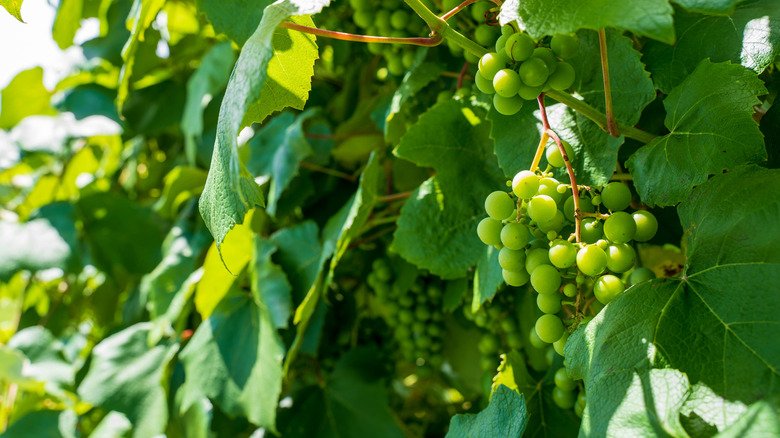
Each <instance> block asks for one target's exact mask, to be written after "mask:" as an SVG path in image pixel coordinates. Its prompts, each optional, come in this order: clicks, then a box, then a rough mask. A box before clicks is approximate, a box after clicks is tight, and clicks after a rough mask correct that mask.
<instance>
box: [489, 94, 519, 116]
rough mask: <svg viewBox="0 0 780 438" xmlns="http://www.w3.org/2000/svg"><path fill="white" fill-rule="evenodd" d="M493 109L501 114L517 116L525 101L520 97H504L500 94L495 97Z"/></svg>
mask: <svg viewBox="0 0 780 438" xmlns="http://www.w3.org/2000/svg"><path fill="white" fill-rule="evenodd" d="M493 107H494V108H495V109H496V111H498V112H499V113H500V114H503V115H505V116H511V115H515V114H517V112H518V111H520V108H522V107H523V99H522V98H520V96H517V95H515V96H512V97H504V96H500V95H498V94H495V95H494V96H493Z"/></svg>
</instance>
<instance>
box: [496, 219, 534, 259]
mask: <svg viewBox="0 0 780 438" xmlns="http://www.w3.org/2000/svg"><path fill="white" fill-rule="evenodd" d="M530 239H531V234H530V233H529V232H528V227H526V226H525V225H523V224H519V223H517V222H510V223H508V224H506V225H504V228H503V229H502V230H501V243H502V244H503V245H504V246H505V247H507V248H509V249H523V248H525V246H526V245H528V241H529V240H530ZM523 256H525V253H523Z"/></svg>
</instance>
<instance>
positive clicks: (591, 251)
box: [577, 245, 607, 277]
mask: <svg viewBox="0 0 780 438" xmlns="http://www.w3.org/2000/svg"><path fill="white" fill-rule="evenodd" d="M577 267H578V268H579V269H580V271H582V273H583V274H585V275H587V276H589V277H595V276H597V275H599V274H601V273H602V272H604V269H606V267H607V254H606V253H605V252H604V250H603V249H601V248H599V247H598V246H596V245H588V246H586V247H585V248H582V249H580V250H579V252H577Z"/></svg>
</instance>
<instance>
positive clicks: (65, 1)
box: [51, 0, 84, 50]
mask: <svg viewBox="0 0 780 438" xmlns="http://www.w3.org/2000/svg"><path fill="white" fill-rule="evenodd" d="M83 7H84V1H83V0H62V1H61V2H60V4H59V5H57V16H56V17H55V18H54V25H53V26H52V30H51V34H52V37H53V38H54V41H56V42H57V45H58V46H59V48H60V49H62V50H65V49H67V48H68V47H70V46H72V45H73V37H75V36H76V31H77V30H79V27H81V16H82V14H81V11H82V9H83Z"/></svg>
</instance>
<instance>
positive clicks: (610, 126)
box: [599, 29, 620, 138]
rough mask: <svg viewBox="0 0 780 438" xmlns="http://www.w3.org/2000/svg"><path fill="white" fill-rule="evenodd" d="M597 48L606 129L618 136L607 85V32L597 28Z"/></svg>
mask: <svg viewBox="0 0 780 438" xmlns="http://www.w3.org/2000/svg"><path fill="white" fill-rule="evenodd" d="M599 49H600V52H601V73H602V76H603V77H604V100H605V105H606V115H607V130H608V131H609V135H611V136H613V137H615V138H618V137H620V130H619V129H618V124H617V121H616V120H615V110H614V109H613V108H612V88H611V87H610V85H609V59H608V58H607V34H606V32H605V30H604V29H600V30H599Z"/></svg>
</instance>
